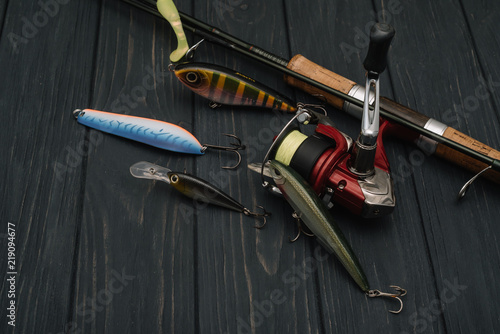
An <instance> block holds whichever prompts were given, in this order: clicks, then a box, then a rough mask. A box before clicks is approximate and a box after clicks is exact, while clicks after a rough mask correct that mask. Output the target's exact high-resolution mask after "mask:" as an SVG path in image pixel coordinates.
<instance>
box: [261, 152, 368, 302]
mask: <svg viewBox="0 0 500 334" xmlns="http://www.w3.org/2000/svg"><path fill="white" fill-rule="evenodd" d="M269 169H270V173H271V175H272V177H273V180H274V182H275V183H276V185H277V186H278V188H279V189H280V190H281V193H282V194H283V196H284V197H285V198H286V200H287V201H288V203H289V204H290V205H291V206H292V208H293V209H294V210H295V212H296V213H297V215H298V217H299V218H300V219H301V220H302V221H303V222H304V223H305V224H306V225H307V227H308V228H309V229H310V230H311V232H312V233H314V234H315V235H316V237H317V238H318V240H319V241H320V243H321V244H322V245H323V246H324V247H325V248H326V249H327V250H328V251H329V252H330V253H333V254H335V255H336V256H337V258H338V259H339V260H340V262H341V263H342V265H343V266H344V267H345V268H346V269H347V271H348V272H349V274H350V275H351V277H352V278H353V279H354V281H355V282H356V283H357V284H358V286H359V287H360V288H361V290H363V291H364V292H368V291H369V290H370V288H369V285H368V281H367V279H366V275H365V273H364V272H363V269H362V268H361V265H360V263H359V260H358V258H357V257H356V255H355V254H354V252H353V251H352V249H351V246H350V245H349V243H348V242H347V240H346V238H345V237H344V235H343V233H342V231H341V230H340V228H339V227H338V226H337V224H335V222H334V221H333V217H332V216H331V214H330V212H328V209H327V208H326V206H325V204H324V203H323V202H321V200H320V199H319V198H318V196H317V195H316V194H315V192H314V190H313V189H312V188H311V186H309V185H308V184H307V182H306V181H305V180H304V179H303V178H302V177H301V176H300V175H299V174H298V173H297V172H295V171H294V170H293V169H291V168H290V167H287V166H285V165H283V164H282V163H280V162H278V161H275V160H273V161H271V162H270V168H269Z"/></svg>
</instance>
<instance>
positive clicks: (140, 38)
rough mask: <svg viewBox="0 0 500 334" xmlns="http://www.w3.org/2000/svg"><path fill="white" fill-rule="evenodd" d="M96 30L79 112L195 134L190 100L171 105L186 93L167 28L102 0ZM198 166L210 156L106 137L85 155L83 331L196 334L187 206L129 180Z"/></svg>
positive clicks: (153, 185) (153, 186)
mask: <svg viewBox="0 0 500 334" xmlns="http://www.w3.org/2000/svg"><path fill="white" fill-rule="evenodd" d="M180 8H182V9H183V10H187V11H189V10H190V8H189V5H188V4H186V5H180ZM99 26H100V30H99V43H98V44H97V52H96V59H97V66H96V70H95V81H94V87H95V90H94V95H93V97H92V100H91V102H90V105H87V106H82V107H90V108H94V109H98V110H105V111H111V112H116V113H123V114H128V115H134V116H141V117H148V118H155V119H160V120H164V121H168V122H171V123H174V124H178V125H180V126H182V127H184V128H186V129H187V130H189V131H193V130H194V129H193V122H192V113H191V110H190V109H191V102H190V101H188V100H185V101H180V100H178V99H176V98H175V96H176V95H180V94H181V87H180V86H179V85H177V83H176V82H173V80H174V79H173V76H172V75H171V73H169V72H168V70H167V66H168V64H169V63H168V62H169V60H168V55H169V54H170V52H169V50H172V48H173V46H175V45H174V43H173V42H172V41H173V34H172V33H171V28H170V27H169V26H168V23H167V22H166V21H165V22H163V21H160V20H158V19H154V18H152V17H151V16H150V15H149V14H146V13H143V12H140V11H138V10H136V9H135V8H133V7H130V6H129V5H127V4H125V3H124V2H121V1H105V2H104V3H103V9H102V15H101V18H100V22H99ZM175 80H176V79H175ZM73 126H74V127H75V128H79V127H80V125H77V124H76V123H75V124H73ZM87 131H88V130H87ZM92 133H95V131H93V130H91V131H90V134H92ZM196 159H204V157H194V156H189V155H183V154H180V153H179V154H176V153H171V152H167V151H163V150H160V149H155V148H152V147H149V146H146V145H143V144H139V143H135V142H131V141H129V140H126V139H123V138H118V137H114V136H112V135H107V134H106V135H102V143H101V144H100V145H99V146H98V147H97V148H96V149H95V150H94V151H92V153H91V154H90V155H89V160H88V167H87V171H86V179H85V180H86V184H85V193H86V195H85V198H84V201H83V203H82V206H83V218H82V232H81V235H82V237H81V243H80V245H79V254H80V256H79V258H78V263H77V266H78V273H77V291H76V297H75V305H84V307H83V308H80V309H76V310H75V312H74V314H73V317H74V318H75V319H76V322H77V324H78V328H81V329H82V331H83V332H87V331H91V332H108V331H119V332H128V331H133V332H140V333H156V332H181V331H182V332H188V333H189V332H195V331H196V326H197V325H196V321H191V320H190V321H189V322H188V321H186V319H195V308H196V300H195V297H196V289H197V283H196V271H195V270H196V266H195V265H196V258H195V256H194V249H195V247H196V246H195V244H194V236H193V233H194V225H193V223H192V220H191V217H189V216H187V215H186V214H184V213H183V211H182V208H183V207H182V206H183V205H184V206H185V207H189V202H186V201H184V199H183V198H182V197H181V196H179V194H178V193H176V192H175V191H173V189H172V188H170V187H169V186H167V185H164V184H161V182H153V181H149V180H138V179H134V178H133V177H132V176H131V175H130V173H129V167H130V166H131V165H132V164H134V163H135V162H138V161H141V160H144V161H151V162H153V163H157V164H160V165H164V166H168V167H169V168H171V169H172V170H177V171H182V170H183V169H191V167H190V166H192V164H193V161H195V160H196ZM94 304H96V305H94Z"/></svg>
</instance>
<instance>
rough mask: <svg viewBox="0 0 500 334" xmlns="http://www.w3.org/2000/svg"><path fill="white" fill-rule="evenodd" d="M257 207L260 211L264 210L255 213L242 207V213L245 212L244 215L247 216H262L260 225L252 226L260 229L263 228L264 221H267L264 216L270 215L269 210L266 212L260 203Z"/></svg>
mask: <svg viewBox="0 0 500 334" xmlns="http://www.w3.org/2000/svg"><path fill="white" fill-rule="evenodd" d="M257 207H258V208H259V209H261V210H262V211H264V212H263V213H257V212H251V211H250V210H248V209H247V208H244V209H243V214H245V216H249V217H255V218H262V220H263V223H262V224H261V225H255V226H254V227H255V228H256V229H259V230H260V229H261V228H263V227H264V226H265V225H266V223H267V219H266V217H269V216H270V215H271V212H268V211H267V210H266V209H264V207H263V206H261V205H257Z"/></svg>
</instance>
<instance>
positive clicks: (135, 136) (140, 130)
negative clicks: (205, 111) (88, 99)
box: [73, 109, 245, 168]
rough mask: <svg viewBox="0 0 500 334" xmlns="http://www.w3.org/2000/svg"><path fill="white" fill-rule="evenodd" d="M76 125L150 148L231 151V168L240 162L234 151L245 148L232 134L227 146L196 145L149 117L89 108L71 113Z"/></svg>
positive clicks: (190, 137)
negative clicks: (233, 163) (234, 157)
mask: <svg viewBox="0 0 500 334" xmlns="http://www.w3.org/2000/svg"><path fill="white" fill-rule="evenodd" d="M73 115H74V116H75V118H76V120H77V122H78V123H80V124H82V125H85V126H88V127H90V128H93V129H96V130H100V131H103V132H106V133H110V134H113V135H116V136H120V137H124V138H128V139H131V140H135V141H138V142H141V143H144V144H148V145H151V146H154V147H158V148H162V149H164V150H169V151H173V152H181V153H189V154H198V155H202V154H204V153H205V151H206V150H207V149H208V148H213V149H218V150H224V151H231V152H234V153H236V155H237V156H238V162H237V164H236V165H235V166H232V167H223V168H236V167H238V165H239V164H240V162H241V155H240V153H239V152H238V150H240V149H244V148H245V147H244V146H242V145H241V141H240V140H239V138H238V137H236V136H235V135H229V134H225V135H226V136H229V137H232V138H235V139H236V140H237V141H238V143H231V146H230V147H225V146H217V145H208V144H203V145H202V144H200V142H199V141H198V139H196V137H195V136H193V134H192V133H191V132H189V131H187V130H186V129H184V128H182V127H180V126H178V125H175V124H172V123H168V122H163V121H158V120H155V119H150V118H143V117H136V116H129V115H122V114H115V113H110V112H105V111H98V110H92V109H84V110H81V109H76V110H75V111H73Z"/></svg>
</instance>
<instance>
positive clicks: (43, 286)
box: [0, 0, 500, 333]
mask: <svg viewBox="0 0 500 334" xmlns="http://www.w3.org/2000/svg"><path fill="white" fill-rule="evenodd" d="M176 3H177V5H178V8H179V9H180V10H182V11H184V12H186V13H189V14H192V15H194V16H195V17H197V18H198V19H201V20H203V21H205V22H208V23H210V24H212V25H214V26H217V27H219V28H221V29H223V30H226V31H228V32H231V33H233V34H234V35H236V36H238V37H240V38H242V39H244V40H248V41H252V42H254V43H255V44H257V45H259V46H261V47H262V48H264V49H268V50H270V51H272V52H273V53H276V54H279V55H281V56H282V57H285V58H290V57H291V56H292V55H294V54H297V53H301V54H303V55H305V56H306V57H308V58H309V59H311V60H313V61H315V62H317V63H319V64H321V65H323V66H325V67H327V68H330V69H332V70H334V71H336V72H337V73H340V74H341V75H344V76H346V77H348V78H350V79H352V80H355V81H357V82H363V80H364V70H363V68H362V65H361V63H362V61H363V59H364V56H365V54H366V47H367V42H366V40H365V38H366V37H365V36H366V35H365V31H366V26H367V24H369V22H372V23H373V21H374V20H375V19H376V17H377V16H379V17H380V19H381V20H385V21H386V22H388V23H390V24H392V25H393V26H394V27H395V29H396V37H395V39H394V41H393V43H392V48H391V50H390V56H389V65H388V69H387V71H386V73H384V75H383V77H382V93H383V95H386V96H389V97H391V98H394V99H395V100H396V101H398V102H400V103H403V104H405V105H408V106H410V107H412V108H414V109H417V110H419V111H421V112H423V113H425V114H427V115H428V116H431V117H434V118H436V119H438V120H441V121H443V122H445V123H447V124H448V125H451V126H454V127H455V128H457V129H458V130H460V131H462V132H464V133H466V134H469V135H471V136H473V137H475V138H477V139H478V140H480V141H482V142H484V143H486V144H488V145H490V146H493V147H496V148H497V149H499V148H500V112H499V108H498V106H499V104H500V66H499V65H498V64H499V61H500V60H499V59H500V58H499V56H500V35H499V31H500V2H498V1H486V0H461V1H459V0H443V1H416V0H413V1H403V0H389V1H368V0H363V1H344V0H336V1H334V0H331V1H326V0H312V1H307V2H304V1H286V2H285V1H273V0H271V1H268V0H254V1H250V0H231V1H229V0H210V1H196V2H195V1H176ZM41 4H51V5H50V6H49V5H47V6H49V7H46V6H44V7H46V9H45V10H46V12H45V14H40V13H41V11H42V10H43V9H42V6H41ZM54 4H56V5H54ZM47 13H49V14H47ZM0 33H1V39H0V68H1V71H0V73H1V80H0V110H1V112H0V127H1V128H0V138H1V141H0V143H1V163H0V175H1V180H2V183H1V192H0V203H1V211H0V223H1V226H2V227H1V231H0V233H1V238H2V242H1V243H2V247H1V249H2V251H1V254H0V266H1V270H2V273H4V272H5V273H6V272H7V235H6V233H7V223H8V222H11V223H13V224H15V225H16V239H15V243H16V266H17V267H16V270H17V276H16V297H15V301H16V306H17V311H16V312H17V313H16V327H15V328H12V327H10V326H8V325H7V320H8V318H7V311H6V308H7V307H8V303H9V301H10V299H8V298H7V292H8V289H9V284H8V283H7V281H6V279H7V278H8V276H7V274H4V275H2V278H3V279H2V282H1V283H0V293H1V298H0V301H1V302H0V310H1V311H0V319H1V320H0V321H1V326H2V327H1V329H0V332H2V333H63V332H68V333H159V332H162V333H174V332H176V333H237V332H240V333H332V332H338V333H493V332H495V331H498V328H499V326H500V319H499V312H500V292H499V289H498V277H499V276H500V265H499V263H500V251H499V246H498V242H499V241H498V240H499V239H500V224H499V223H500V222H499V220H500V219H499V213H500V209H499V205H500V191H499V189H500V188H499V186H498V185H494V184H490V183H489V182H487V181H485V180H480V181H478V182H476V183H475V184H474V186H473V187H472V188H471V189H470V191H469V193H468V194H467V197H466V198H465V199H464V200H463V201H461V202H458V201H457V199H456V194H457V191H458V190H459V189H460V187H461V186H462V184H463V183H464V182H466V181H467V180H468V179H469V178H470V177H471V176H472V175H471V174H470V173H469V172H467V171H464V170H462V169H460V168H458V167H455V166H453V165H450V164H448V163H446V162H443V161H440V160H438V159H437V158H434V157H427V156H424V155H422V154H421V153H419V151H417V150H416V149H415V148H414V147H413V146H411V145H409V144H407V143H403V142H398V141H396V140H387V141H386V149H387V154H388V156H389V160H390V161H391V164H392V170H393V174H394V178H395V190H396V196H397V208H396V210H395V211H394V213H393V214H391V215H390V216H388V217H385V218H383V219H377V220H363V219H360V218H358V217H355V216H353V215H351V214H349V213H348V212H346V211H345V210H343V209H342V208H335V209H334V210H333V213H334V216H335V217H336V220H337V222H338V224H339V225H340V226H341V228H342V230H343V231H344V233H345V234H346V236H347V238H348V240H349V241H350V242H351V244H352V247H353V249H354V250H355V252H356V253H357V254H358V256H359V259H360V262H361V263H362V265H363V266H364V269H365V271H366V274H367V276H368V279H369V281H370V282H371V285H372V287H374V288H380V289H387V288H388V286H389V285H390V284H397V285H400V286H402V287H404V288H406V289H407V290H408V295H407V296H406V297H404V306H405V307H404V310H403V312H402V313H401V314H399V315H392V314H390V313H388V310H389V309H392V308H395V307H397V304H396V303H394V302H393V301H391V300H387V299H373V300H372V299H368V298H367V297H365V296H364V295H363V293H361V292H360V290H359V289H358V288H357V287H356V286H355V284H354V283H353V281H352V280H351V279H350V277H348V275H347V274H346V272H345V270H344V269H343V268H342V267H341V265H340V264H339V263H338V262H337V261H336V259H334V258H333V257H329V258H326V259H325V256H324V255H325V254H324V252H323V251H322V249H321V248H318V244H317V243H316V241H315V240H314V239H311V238H301V239H300V240H299V241H297V242H296V243H294V244H290V243H289V242H288V236H292V235H294V233H295V231H296V228H295V225H294V223H293V219H292V218H291V217H290V214H291V209H290V207H289V206H288V205H287V203H286V202H285V201H284V200H282V199H280V198H276V197H273V196H272V195H270V194H267V193H266V192H265V191H264V190H262V189H261V187H260V180H259V176H258V175H257V174H255V173H253V172H249V171H248V170H247V169H246V168H244V167H242V168H240V169H238V170H237V171H223V170H221V169H220V168H219V166H221V165H222V164H225V163H227V162H228V160H231V159H232V158H231V156H230V155H227V154H224V153H217V152H211V153H208V154H206V155H205V156H201V157H194V156H190V155H183V154H175V153H170V152H166V151H162V150H159V149H155V148H152V147H148V146H145V145H142V144H139V143H134V142H131V141H127V140H124V139H121V138H117V137H114V136H111V135H103V134H100V133H98V132H96V131H93V130H89V129H86V128H84V127H83V126H80V125H78V124H77V123H76V121H75V120H74V119H73V117H72V114H71V112H72V111H73V110H74V109H76V108H94V109H98V110H106V111H115V112H122V113H127V114H130V115H137V116H143V117H150V118H156V119H161V120H165V121H169V122H172V123H175V124H178V125H181V126H183V127H185V128H186V129H188V130H190V131H191V132H193V133H194V134H195V135H196V136H197V137H198V138H199V139H200V141H201V142H203V143H221V144H223V143H225V140H224V139H222V137H221V136H220V133H224V132H230V133H235V134H237V135H238V136H240V137H241V138H242V139H243V140H244V141H245V143H246V144H247V146H248V150H247V151H246V152H245V154H244V158H243V165H246V164H247V163H250V162H260V161H261V160H262V158H263V156H264V153H265V151H266V150H267V147H268V146H269V144H270V142H271V140H272V136H273V134H275V133H276V129H275V126H274V127H273V126H272V124H276V122H277V121H279V122H280V123H281V124H283V123H284V122H286V120H287V117H285V116H279V115H275V114H273V113H272V112H267V111H262V110H238V109H237V108H228V107H224V108H221V109H219V110H217V111H213V110H211V109H210V108H209V107H208V104H207V101H205V100H203V99H202V98H200V97H197V96H194V95H193V94H192V93H191V92H190V91H189V90H187V89H185V88H183V87H181V85H180V83H179V82H177V80H176V79H175V78H174V76H173V75H172V74H171V73H169V72H168V70H167V66H168V64H169V59H168V56H169V54H170V52H171V51H172V50H173V49H174V48H175V47H176V42H175V39H174V36H173V34H172V30H171V28H170V26H169V25H168V23H167V22H166V21H162V20H160V19H157V18H154V17H153V16H151V15H149V14H147V13H143V12H141V11H139V10H137V9H135V8H133V7H131V6H129V5H127V4H125V3H123V2H121V1H118V0H86V1H83V0H41V2H40V3H39V2H37V1H14V0H2V1H0ZM189 40H190V42H191V43H193V42H195V41H197V40H198V38H197V37H194V36H192V35H189ZM348 46H349V47H348ZM342 49H344V52H342ZM345 50H348V51H349V52H346V51H345ZM196 57H197V60H198V61H206V62H211V63H216V64H219V65H224V66H227V67H230V68H233V69H237V70H240V71H241V72H243V73H245V74H247V75H249V76H251V77H254V78H257V79H258V80H259V81H262V82H264V83H266V84H267V85H269V86H271V87H273V88H275V89H277V90H279V91H281V92H283V93H284V94H287V95H289V96H290V97H292V98H294V99H296V100H299V101H303V102H315V100H313V99H312V98H311V97H309V96H307V95H305V94H303V93H301V92H296V91H295V90H293V89H292V88H290V87H287V86H286V85H285V84H284V83H283V81H282V80H281V75H280V74H279V73H277V72H275V71H273V70H270V69H269V68H267V67H265V66H264V65H261V64H259V63H257V62H255V61H252V60H250V59H247V58H245V57H243V56H240V55H238V54H235V53H233V52H231V51H228V50H225V49H222V48H219V47H217V46H214V45H212V44H209V43H206V44H203V45H202V46H201V47H200V48H199V49H198V53H197V55H196ZM484 80H485V81H486V82H489V83H490V84H489V86H488V85H487V84H486V85H485V84H484V83H483V81H484ZM328 112H329V115H330V116H331V118H332V119H333V120H334V121H335V122H336V124H337V125H338V127H339V128H340V129H341V130H342V131H344V132H346V133H348V134H349V135H351V136H356V135H357V133H358V131H359V126H360V124H359V122H358V121H357V120H355V119H353V118H350V117H349V116H346V115H343V114H342V113H341V112H339V111H337V110H334V109H329V110H328ZM270 124H271V125H270ZM140 160H147V161H151V162H154V163H157V164H160V165H163V166H168V167H169V168H171V169H173V170H177V171H182V170H184V169H186V170H187V171H188V172H190V173H192V174H195V175H197V176H199V177H202V178H205V179H207V180H209V181H211V182H212V183H214V184H217V185H219V186H220V187H221V188H222V189H223V190H224V191H226V192H228V193H229V194H231V195H232V196H233V197H235V198H236V199H238V200H240V201H241V202H242V203H244V204H245V205H247V206H249V207H252V208H253V207H254V206H256V205H258V204H263V205H265V207H266V208H267V209H268V210H269V211H272V213H273V216H272V217H271V218H270V219H269V222H268V224H267V226H266V227H265V228H264V229H263V230H256V229H254V228H253V227H252V226H253V224H254V223H255V221H254V220H252V219H251V218H248V217H245V216H243V215H241V214H238V213H234V212H230V211H227V210H224V209H221V208H218V207H200V206H195V205H193V203H192V201H190V200H189V199H186V198H184V197H182V196H180V195H179V194H178V193H177V192H175V191H173V189H171V188H169V186H167V185H165V184H162V183H160V182H157V183H155V182H152V181H148V180H139V179H135V178H133V177H132V176H131V175H130V174H129V171H128V169H129V166H130V165H132V164H133V163H135V162H137V161H140Z"/></svg>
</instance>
